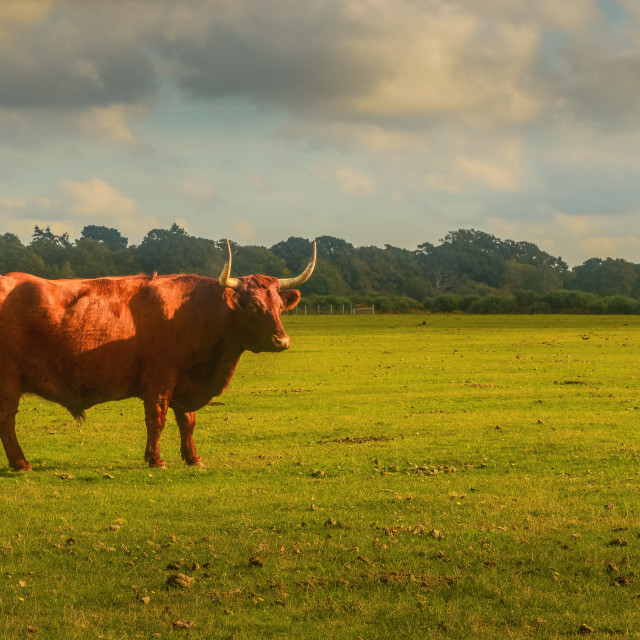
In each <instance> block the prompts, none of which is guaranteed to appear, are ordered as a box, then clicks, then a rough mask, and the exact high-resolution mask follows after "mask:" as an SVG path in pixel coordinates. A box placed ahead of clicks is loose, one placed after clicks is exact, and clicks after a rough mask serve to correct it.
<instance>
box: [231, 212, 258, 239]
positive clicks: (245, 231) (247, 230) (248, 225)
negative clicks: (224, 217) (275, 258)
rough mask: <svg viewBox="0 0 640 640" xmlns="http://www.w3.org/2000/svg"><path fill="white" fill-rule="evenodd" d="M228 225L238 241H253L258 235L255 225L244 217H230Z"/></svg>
mask: <svg viewBox="0 0 640 640" xmlns="http://www.w3.org/2000/svg"><path fill="white" fill-rule="evenodd" d="M229 222H230V226H231V229H232V230H233V233H234V235H235V236H236V237H237V239H238V241H240V242H255V241H256V239H257V238H258V237H259V235H260V234H259V231H258V228H257V227H256V225H255V224H254V223H253V222H250V221H249V220H246V219H244V218H231V220H230V221H229Z"/></svg>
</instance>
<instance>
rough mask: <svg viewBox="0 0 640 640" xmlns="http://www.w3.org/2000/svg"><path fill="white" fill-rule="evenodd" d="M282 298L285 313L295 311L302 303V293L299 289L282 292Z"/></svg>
mask: <svg viewBox="0 0 640 640" xmlns="http://www.w3.org/2000/svg"><path fill="white" fill-rule="evenodd" d="M280 297H281V298H282V302H283V303H284V308H283V310H284V311H289V309H293V307H295V306H296V305H297V304H298V302H300V292H299V291H298V290H297V289H287V290H285V291H280Z"/></svg>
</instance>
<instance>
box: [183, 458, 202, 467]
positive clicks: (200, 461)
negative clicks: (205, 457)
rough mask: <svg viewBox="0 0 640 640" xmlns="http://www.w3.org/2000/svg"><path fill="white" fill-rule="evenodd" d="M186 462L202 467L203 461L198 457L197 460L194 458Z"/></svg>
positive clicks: (191, 465)
mask: <svg viewBox="0 0 640 640" xmlns="http://www.w3.org/2000/svg"><path fill="white" fill-rule="evenodd" d="M187 464H188V465H189V466H190V467H204V462H202V460H200V458H198V459H197V460H194V461H193V462H187Z"/></svg>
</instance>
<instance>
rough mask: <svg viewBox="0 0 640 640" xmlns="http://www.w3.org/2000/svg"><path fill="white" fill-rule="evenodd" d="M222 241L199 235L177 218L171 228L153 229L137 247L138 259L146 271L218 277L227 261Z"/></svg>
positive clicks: (140, 265)
mask: <svg viewBox="0 0 640 640" xmlns="http://www.w3.org/2000/svg"><path fill="white" fill-rule="evenodd" d="M219 244H220V243H215V242H214V241H213V240H207V239H205V238H195V237H193V236H190V235H188V234H187V232H186V231H185V230H184V229H183V228H182V227H180V226H178V225H177V224H176V223H175V222H174V223H173V225H172V226H171V228H170V229H151V231H149V233H147V235H146V236H145V237H144V238H143V240H142V242H141V243H140V246H139V247H138V248H137V251H136V262H137V264H138V267H139V269H141V270H142V271H144V272H145V273H162V274H168V273H197V274H200V275H207V276H212V277H217V276H218V275H219V274H220V271H221V270H222V265H223V264H224V257H223V256H224V255H226V243H225V245H224V246H225V248H224V254H223V252H222V250H221V249H220V247H219Z"/></svg>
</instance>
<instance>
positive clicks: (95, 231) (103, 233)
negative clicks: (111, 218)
mask: <svg viewBox="0 0 640 640" xmlns="http://www.w3.org/2000/svg"><path fill="white" fill-rule="evenodd" d="M82 237H83V238H88V239H89V240H96V241H97V242H101V243H102V244H104V245H106V246H107V247H108V248H109V250H110V251H119V250H120V249H126V248H127V244H128V242H129V240H128V238H125V237H124V236H123V235H122V234H121V233H120V232H119V231H118V230H117V229H113V228H110V227H103V226H100V225H95V224H90V225H88V226H86V227H85V228H84V229H83V230H82Z"/></svg>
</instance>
